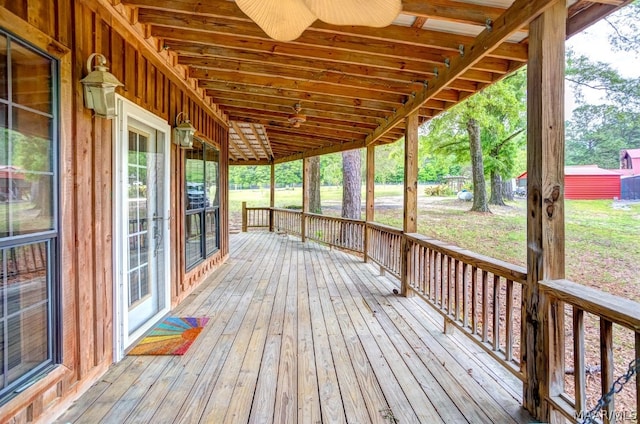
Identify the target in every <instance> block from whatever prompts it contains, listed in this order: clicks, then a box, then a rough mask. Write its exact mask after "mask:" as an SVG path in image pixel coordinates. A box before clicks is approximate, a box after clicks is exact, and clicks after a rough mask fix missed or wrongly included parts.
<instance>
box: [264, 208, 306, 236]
mask: <svg viewBox="0 0 640 424" xmlns="http://www.w3.org/2000/svg"><path fill="white" fill-rule="evenodd" d="M270 209H271V217H272V220H271V226H270V229H271V230H275V231H282V232H285V233H288V234H293V235H297V236H302V211H298V210H293V209H281V208H270Z"/></svg>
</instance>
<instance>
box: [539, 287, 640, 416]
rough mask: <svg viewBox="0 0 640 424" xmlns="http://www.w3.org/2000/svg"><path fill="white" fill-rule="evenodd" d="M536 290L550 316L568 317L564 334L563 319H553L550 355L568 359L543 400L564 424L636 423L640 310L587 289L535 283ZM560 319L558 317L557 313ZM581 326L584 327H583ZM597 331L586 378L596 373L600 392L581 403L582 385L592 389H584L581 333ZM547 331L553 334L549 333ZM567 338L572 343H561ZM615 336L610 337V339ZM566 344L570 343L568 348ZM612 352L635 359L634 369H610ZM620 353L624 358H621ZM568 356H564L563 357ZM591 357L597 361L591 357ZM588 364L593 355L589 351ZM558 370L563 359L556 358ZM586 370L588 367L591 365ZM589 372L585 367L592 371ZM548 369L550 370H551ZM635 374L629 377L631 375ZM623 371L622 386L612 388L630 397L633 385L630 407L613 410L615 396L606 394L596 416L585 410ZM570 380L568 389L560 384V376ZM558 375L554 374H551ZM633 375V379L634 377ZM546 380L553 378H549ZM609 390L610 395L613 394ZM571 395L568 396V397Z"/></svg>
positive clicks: (639, 387) (584, 355) (639, 388)
mask: <svg viewBox="0 0 640 424" xmlns="http://www.w3.org/2000/svg"><path fill="white" fill-rule="evenodd" d="M540 291H541V292H542V293H544V294H545V295H546V306H545V307H546V309H547V314H551V313H552V311H554V310H555V311H561V312H564V311H565V306H566V308H567V311H566V313H568V314H569V317H570V322H571V324H570V325H568V326H567V329H570V331H566V332H565V328H564V327H565V325H564V319H559V320H557V322H558V323H557V324H556V325H557V326H559V327H560V328H561V329H562V332H561V334H560V337H559V340H560V343H559V346H554V347H555V348H556V349H559V351H558V352H557V354H556V355H555V356H556V357H558V358H567V359H571V358H572V362H573V363H572V364H571V366H570V367H568V368H569V369H564V370H563V371H564V372H562V373H560V377H556V378H555V382H554V383H553V384H552V385H551V396H550V399H548V401H549V402H550V403H551V405H552V407H553V409H554V410H555V411H557V412H559V413H561V414H562V415H564V417H565V418H568V419H569V420H570V421H572V422H575V421H576V420H577V419H578V420H587V422H593V421H588V420H590V419H594V420H596V419H598V420H602V421H603V422H604V423H612V422H614V421H617V422H627V421H629V422H633V421H634V420H635V421H636V422H637V420H638V412H639V411H640V376H639V375H638V372H639V370H638V367H639V366H640V305H639V304H638V303H637V302H634V301H632V300H629V299H625V298H621V297H619V296H614V295H612V294H609V293H605V292H602V291H600V290H596V289H593V288H590V287H586V286H583V285H581V284H576V283H573V282H571V281H567V280H556V281H541V282H540ZM561 315H562V314H561ZM585 322H588V323H589V324H587V325H585ZM590 327H591V328H598V327H599V329H598V331H597V332H596V333H597V334H596V335H595V337H592V338H598V339H599V343H598V344H599V346H592V347H595V349H592V350H597V351H599V361H598V362H597V363H596V364H598V363H599V369H597V370H592V369H590V370H589V371H590V372H589V374H593V373H597V372H599V373H600V391H599V394H598V395H597V397H595V399H591V402H587V391H588V386H589V387H590V388H591V390H590V392H591V393H592V392H593V387H592V386H593V384H591V385H589V384H588V379H587V359H588V358H587V351H588V350H589V346H588V345H587V344H586V342H585V328H590ZM551 330H553V329H551ZM565 333H567V335H569V336H570V338H572V339H573V340H570V341H569V343H565V340H564V335H565ZM614 334H615V337H614ZM571 341H572V342H573V343H571ZM614 352H615V353H616V354H618V355H619V356H626V357H627V361H629V359H632V358H635V365H634V366H632V367H631V368H632V369H628V367H627V364H626V363H620V362H618V363H617V364H615V365H618V370H617V371H616V369H615V367H614ZM625 353H626V355H625ZM567 354H568V355H567ZM596 357H597V356H596ZM591 361H593V352H591ZM561 362H562V366H560V367H559V368H561V369H562V368H565V367H564V360H562V359H561ZM592 367H594V366H593V365H592ZM592 367H589V368H592ZM595 368H597V366H595ZM551 369H552V370H553V367H552V368H551ZM634 371H635V372H634ZM625 372H627V373H628V374H627V375H628V376H629V377H630V378H629V379H628V380H627V381H626V387H624V386H617V387H616V388H620V389H621V388H623V387H624V389H626V390H628V392H627V393H632V392H633V389H634V386H635V405H633V404H631V405H629V404H628V403H627V404H626V405H623V406H621V407H619V408H616V407H615V404H616V393H611V395H612V397H611V401H610V402H607V403H606V404H603V407H602V409H601V410H599V411H594V410H593V409H592V408H588V405H589V403H591V405H592V406H593V404H594V402H593V401H594V400H595V401H597V400H598V399H602V397H603V396H604V395H605V394H607V393H608V392H610V390H611V388H612V386H613V384H614V381H615V380H616V377H617V376H620V375H621V376H623V379H624V376H625V374H624V373H625ZM565 373H567V374H572V375H573V382H572V383H573V384H571V382H568V383H569V384H568V385H565V378H564V377H565V376H564V374H565ZM557 374H558V373H556V375H557ZM634 374H635V375H634ZM549 379H550V380H551V381H553V380H554V376H550V377H549ZM614 391H615V390H614ZM570 392H573V393H570Z"/></svg>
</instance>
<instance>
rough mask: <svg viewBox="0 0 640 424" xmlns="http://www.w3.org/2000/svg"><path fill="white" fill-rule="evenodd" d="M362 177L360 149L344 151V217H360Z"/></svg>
mask: <svg viewBox="0 0 640 424" xmlns="http://www.w3.org/2000/svg"><path fill="white" fill-rule="evenodd" d="M361 184H362V177H361V171H360V151H359V150H348V151H345V152H342V185H343V190H342V217H343V218H351V219H360V213H361V212H360V205H361V203H362V194H361Z"/></svg>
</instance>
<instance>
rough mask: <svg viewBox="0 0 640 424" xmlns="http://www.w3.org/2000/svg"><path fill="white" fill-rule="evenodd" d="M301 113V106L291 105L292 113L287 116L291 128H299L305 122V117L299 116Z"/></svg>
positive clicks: (298, 104) (297, 104)
mask: <svg viewBox="0 0 640 424" xmlns="http://www.w3.org/2000/svg"><path fill="white" fill-rule="evenodd" d="M301 111H302V106H301V105H300V103H296V104H295V105H293V112H294V113H292V114H291V115H289V117H288V118H287V119H288V121H289V123H290V124H291V126H292V127H293V128H300V124H303V123H305V122H307V116H306V115H303V114H301V113H300V112H301Z"/></svg>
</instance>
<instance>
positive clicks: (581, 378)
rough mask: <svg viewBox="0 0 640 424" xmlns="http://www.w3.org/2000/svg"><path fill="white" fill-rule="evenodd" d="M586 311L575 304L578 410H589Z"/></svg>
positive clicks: (575, 366)
mask: <svg viewBox="0 0 640 424" xmlns="http://www.w3.org/2000/svg"><path fill="white" fill-rule="evenodd" d="M584 354H585V346H584V311H583V310H582V309H579V308H578V307H577V306H573V367H574V372H573V376H574V383H575V392H576V412H577V413H578V414H580V413H581V412H586V410H587V393H586V390H587V386H586V384H587V383H586V381H587V380H586V373H585V364H584Z"/></svg>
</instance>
